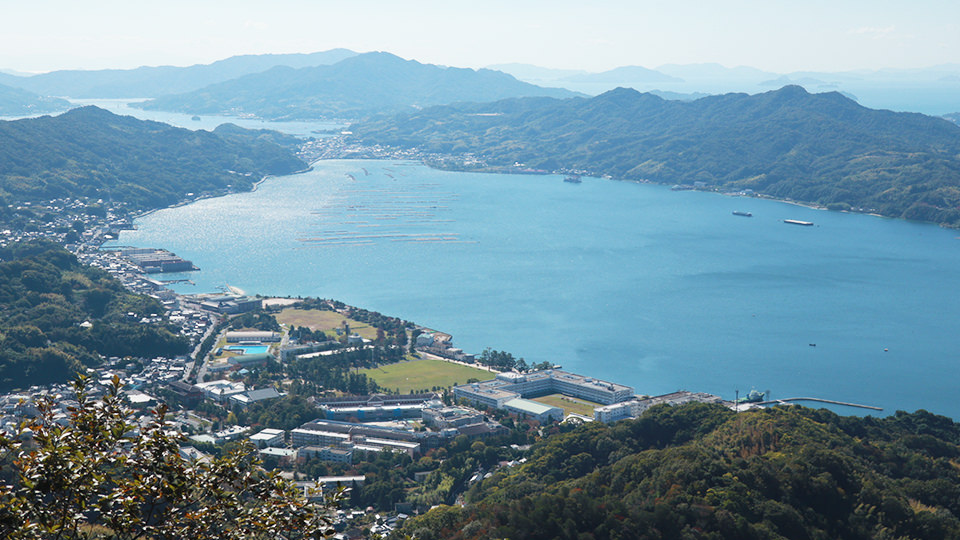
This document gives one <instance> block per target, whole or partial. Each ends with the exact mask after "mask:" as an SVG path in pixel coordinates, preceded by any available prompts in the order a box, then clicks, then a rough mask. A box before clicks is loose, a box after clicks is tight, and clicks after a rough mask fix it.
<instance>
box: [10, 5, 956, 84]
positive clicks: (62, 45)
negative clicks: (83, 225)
mask: <svg viewBox="0 0 960 540" xmlns="http://www.w3.org/2000/svg"><path fill="white" fill-rule="evenodd" d="M0 28H2V31H0V69H14V70H21V71H29V72H33V71H50V70H55V69H101V68H132V67H137V66H140V65H181V66H182V65H190V64H196V63H209V62H212V61H214V60H218V59H221V58H226V57H229V56H233V55H237V54H259V53H288V52H315V51H322V50H327V49H332V48H336V47H345V48H348V49H353V50H355V51H358V52H367V51H373V50H384V51H389V52H392V53H394V54H397V55H399V56H402V57H405V58H413V59H415V60H418V61H421V62H427V63H435V64H444V65H451V66H459V67H483V66H487V65H490V64H499V63H507V62H521V63H529V64H536V65H541V66H545V67H554V68H576V69H586V70H590V71H602V70H606V69H610V68H613V67H617V66H622V65H642V66H646V67H656V66H659V65H662V64H667V63H698V62H718V63H721V64H724V65H726V66H728V67H733V66H738V65H749V66H753V67H758V68H761V69H765V70H769V71H775V72H791V71H799V70H818V71H841V70H848V69H858V68H865V69H878V68H884V67H900V68H903V67H928V66H932V65H936V64H943V63H960V2H958V1H957V0H932V1H928V0H915V1H913V2H906V1H903V0H899V1H886V0H849V1H847V0H830V1H823V0H791V1H782V0H734V1H724V0H713V1H685V0H672V1H656V2H653V1H645V0H632V1H630V0H628V1H603V0H598V1H596V2H588V1H585V0H577V1H567V0H553V1H539V0H535V1H525V0H509V1H501V0H481V1H471V2H468V1H460V0H443V1H428V0H424V1H416V0H414V1H409V0H408V1H402V0H348V1H337V2H330V1H326V0H270V1H267V0H257V1H254V0H229V1H219V0H216V1H207V0H189V1H185V0H151V1H149V2H145V1H141V0H123V1H90V0H31V1H29V2H28V1H23V0H0Z"/></svg>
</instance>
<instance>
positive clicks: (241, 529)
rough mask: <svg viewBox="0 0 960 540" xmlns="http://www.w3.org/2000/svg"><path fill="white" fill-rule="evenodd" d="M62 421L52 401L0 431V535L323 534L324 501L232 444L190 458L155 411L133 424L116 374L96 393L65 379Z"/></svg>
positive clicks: (25, 538) (326, 524)
mask: <svg viewBox="0 0 960 540" xmlns="http://www.w3.org/2000/svg"><path fill="white" fill-rule="evenodd" d="M74 389H75V392H76V401H77V405H76V406H75V407H73V408H72V410H71V413H70V417H69V422H68V423H67V424H66V425H61V424H58V423H57V422H55V421H54V420H55V418H54V416H53V412H52V411H53V404H52V403H42V404H41V406H40V412H41V414H40V416H39V417H38V418H36V419H34V420H32V421H29V422H28V423H26V424H24V425H23V426H22V427H21V428H20V430H19V432H18V433H16V434H15V435H14V436H7V435H0V453H2V457H3V467H2V469H0V472H2V473H3V475H4V477H5V480H6V481H5V482H3V483H2V484H0V536H2V537H3V538H9V539H17V540H21V539H22V540H34V539H36V540H40V539H43V540H46V539H51V538H62V539H81V538H83V539H93V538H105V539H106V538H110V539H137V538H143V539H170V540H173V539H177V540H180V539H184V538H190V539H194V540H202V539H218V540H220V539H260V538H262V539H269V540H274V539H275V538H278V537H280V536H281V535H282V536H283V537H285V538H291V539H293V538H321V537H325V536H327V535H329V534H331V533H332V530H331V529H330V523H331V522H330V520H329V517H328V514H327V510H328V505H329V504H332V502H334V499H331V500H330V501H329V502H328V503H327V505H324V504H319V505H316V504H313V503H310V502H308V501H307V500H306V499H305V498H304V496H303V494H302V492H301V491H299V490H298V489H296V488H295V487H293V486H292V485H290V484H288V483H287V482H286V481H284V480H283V479H281V478H280V477H279V476H277V475H276V474H273V473H267V472H266V471H264V470H263V469H262V468H261V467H260V464H259V461H258V459H257V457H256V453H255V452H254V451H253V449H251V448H249V447H240V448H239V449H237V450H235V451H232V452H229V453H227V454H226V455H224V456H222V457H210V458H203V459H198V460H191V459H188V458H186V457H184V456H183V455H181V452H180V442H181V440H180V436H179V435H178V434H176V433H175V432H171V431H170V429H169V426H168V425H167V424H166V421H165V414H166V410H165V408H163V407H161V408H159V409H158V410H157V411H155V415H154V416H153V418H152V419H151V420H150V421H149V422H148V423H146V424H145V425H144V424H142V423H141V424H135V423H134V418H133V416H132V413H131V411H130V410H128V409H126V408H125V407H124V405H123V401H122V398H121V396H120V394H119V380H116V379H115V380H114V382H113V385H112V386H111V387H110V389H109V391H108V393H107V394H106V396H105V397H103V398H101V399H99V400H92V399H89V398H88V397H87V394H86V389H85V380H84V379H82V378H81V379H78V380H77V381H76V382H75V384H74Z"/></svg>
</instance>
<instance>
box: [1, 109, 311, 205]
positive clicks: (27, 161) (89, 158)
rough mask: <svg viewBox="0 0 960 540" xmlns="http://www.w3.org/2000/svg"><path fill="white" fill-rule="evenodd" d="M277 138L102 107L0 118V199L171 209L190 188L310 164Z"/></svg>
mask: <svg viewBox="0 0 960 540" xmlns="http://www.w3.org/2000/svg"><path fill="white" fill-rule="evenodd" d="M218 133H219V134H218ZM278 140H283V139H282V138H277V136H274V135H264V134H261V133H257V132H247V131H244V130H238V129H236V128H230V129H223V130H218V131H217V132H214V133H210V132H207V131H190V130H187V129H181V128H175V127H172V126H169V125H166V124H161V123H159V122H149V121H143V120H138V119H136V118H133V117H130V116H117V115H114V114H112V113H110V112H108V111H105V110H103V109H99V108H97V107H83V108H80V109H74V110H72V111H69V112H66V113H64V114H62V115H60V116H56V117H49V116H44V117H40V118H30V119H24V120H16V121H12V122H0V198H2V199H6V200H7V201H9V202H13V201H37V200H49V199H52V198H59V197H89V198H92V199H101V198H102V199H104V200H113V201H115V202H125V203H127V204H128V205H130V207H132V208H140V209H143V208H156V207H160V206H167V205H170V204H172V203H175V202H178V201H181V200H183V199H184V198H185V196H186V194H187V193H195V194H200V193H202V192H205V191H218V190H223V189H225V188H226V186H228V185H232V186H233V189H244V188H249V187H250V186H251V185H252V183H253V182H255V181H257V180H259V179H260V178H261V177H263V176H264V175H267V174H288V173H291V172H294V171H297V170H300V169H303V168H305V167H306V166H307V165H306V164H305V163H304V162H303V161H301V160H300V159H299V158H297V157H296V156H295V155H294V154H293V152H292V150H291V149H289V148H284V147H281V146H279V145H277V144H276V141H278ZM2 199H0V200H2ZM4 204H7V203H4Z"/></svg>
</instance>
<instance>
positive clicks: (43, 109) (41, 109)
mask: <svg viewBox="0 0 960 540" xmlns="http://www.w3.org/2000/svg"><path fill="white" fill-rule="evenodd" d="M68 108H70V102H69V101H67V100H65V99H58V98H46V97H40V96H38V95H36V94H34V93H31V92H28V91H26V90H23V89H21V88H14V87H12V86H6V85H3V84H0V116H27V115H34V114H43V113H49V112H56V111H65V110H67V109H68Z"/></svg>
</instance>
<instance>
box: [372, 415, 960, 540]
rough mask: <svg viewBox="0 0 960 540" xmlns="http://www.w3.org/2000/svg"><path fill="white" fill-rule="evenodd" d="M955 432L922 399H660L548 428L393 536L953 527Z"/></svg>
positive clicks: (930, 533)
mask: <svg viewBox="0 0 960 540" xmlns="http://www.w3.org/2000/svg"><path fill="white" fill-rule="evenodd" d="M958 443H960V425H958V424H956V423H954V422H953V421H952V420H950V419H949V418H946V417H942V416H935V415H932V414H930V413H927V412H925V411H918V412H916V413H913V414H907V413H903V412H898V413H897V414H895V415H893V416H889V417H886V418H879V419H877V418H871V417H866V418H861V417H842V416H837V415H836V414H834V413H832V412H830V411H827V410H826V409H820V410H813V409H808V408H803V407H778V408H774V409H766V410H760V411H753V412H744V413H740V414H736V413H734V412H732V411H730V410H729V409H725V408H723V407H721V406H719V405H704V404H691V405H685V406H680V407H670V406H667V405H664V406H660V407H656V408H653V409H651V410H650V411H648V412H647V413H646V414H645V415H644V416H642V417H641V418H640V419H638V420H626V421H621V422H618V423H615V424H613V425H605V424H601V423H599V422H592V423H589V424H586V425H584V426H581V427H579V428H576V429H574V430H573V431H572V432H569V433H565V434H559V435H556V436H552V437H550V438H548V439H546V440H545V441H544V442H541V443H538V444H537V445H536V446H534V448H533V449H532V452H531V455H530V457H529V458H528V461H527V462H526V463H525V464H523V465H518V466H515V467H512V468H510V467H508V468H504V469H502V470H501V471H500V472H497V473H495V474H493V475H492V476H491V477H489V478H486V479H484V480H482V481H481V482H479V483H477V484H475V485H474V486H473V487H472V488H471V489H470V490H469V491H468V492H467V494H466V504H465V505H464V506H463V507H461V506H445V507H444V506H441V507H437V508H434V509H432V510H431V511H430V512H428V513H427V514H425V515H423V516H421V517H417V518H413V519H410V520H408V521H407V522H406V523H405V524H404V526H403V529H401V530H399V531H397V532H396V533H395V534H394V535H392V536H391V537H390V538H391V539H392V538H401V537H403V535H412V536H413V537H414V538H418V539H421V540H439V539H444V540H461V539H482V538H514V539H528V540H534V539H545V540H546V539H556V538H570V539H628V538H629V539H632V540H645V539H651V540H652V539H663V540H667V539H681V538H691V539H693V538H699V539H711V540H713V539H730V540H752V539H757V540H759V539H780V538H791V539H831V540H836V539H868V538H904V539H907V538H910V539H923V540H934V539H944V538H958V537H960V520H958V516H960V446H958ZM475 444H482V443H475Z"/></svg>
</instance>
